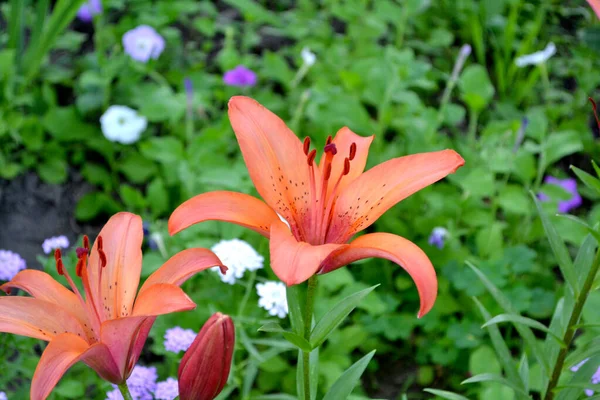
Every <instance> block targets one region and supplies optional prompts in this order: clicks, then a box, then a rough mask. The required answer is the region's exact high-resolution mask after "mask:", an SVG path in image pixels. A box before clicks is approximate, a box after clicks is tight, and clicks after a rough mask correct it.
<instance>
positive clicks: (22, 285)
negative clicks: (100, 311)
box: [0, 269, 91, 326]
mask: <svg viewBox="0 0 600 400" xmlns="http://www.w3.org/2000/svg"><path fill="white" fill-rule="evenodd" d="M11 289H21V290H24V291H25V292H27V293H29V294H30V295H31V296H33V297H35V298H36V299H39V300H44V301H47V302H49V303H54V304H56V305H58V306H60V307H62V308H64V309H65V310H67V311H69V312H70V313H71V314H73V315H74V316H75V317H77V318H79V320H80V321H82V322H84V323H85V324H87V325H88V326H91V325H90V324H89V323H88V318H87V314H86V313H85V311H84V309H83V307H82V305H81V302H80V301H79V299H78V298H77V296H76V295H75V293H73V292H71V291H70V290H69V289H67V288H66V287H64V286H63V285H61V284H60V283H58V282H57V281H56V280H55V279H54V278H53V277H52V276H51V275H49V274H47V273H45V272H42V271H38V270H35V269H25V270H23V271H21V272H19V273H18V274H17V275H15V276H14V278H13V279H12V280H11V281H10V282H6V283H5V284H4V285H2V286H0V290H3V291H4V292H6V293H9V292H10V290H11Z"/></svg>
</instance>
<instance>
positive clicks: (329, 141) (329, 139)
mask: <svg viewBox="0 0 600 400" xmlns="http://www.w3.org/2000/svg"><path fill="white" fill-rule="evenodd" d="M332 140H333V138H332V137H331V135H329V136H327V141H326V142H325V146H327V145H329V144H331V141H332Z"/></svg>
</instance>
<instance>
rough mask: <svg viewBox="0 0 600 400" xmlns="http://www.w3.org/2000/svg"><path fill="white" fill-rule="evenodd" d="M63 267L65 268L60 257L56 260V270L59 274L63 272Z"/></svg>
mask: <svg viewBox="0 0 600 400" xmlns="http://www.w3.org/2000/svg"><path fill="white" fill-rule="evenodd" d="M64 268H65V266H64V264H63V261H62V260H61V259H60V258H59V259H58V260H56V272H58V274H59V275H64V274H65V270H64Z"/></svg>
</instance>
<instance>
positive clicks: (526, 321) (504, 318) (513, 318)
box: [482, 314, 566, 347]
mask: <svg viewBox="0 0 600 400" xmlns="http://www.w3.org/2000/svg"><path fill="white" fill-rule="evenodd" d="M502 322H512V323H513V324H521V325H526V326H528V327H530V328H533V329H538V330H540V331H543V332H546V333H547V334H549V335H550V336H552V337H553V338H554V339H555V340H556V341H557V342H558V344H559V345H560V346H561V347H566V345H565V342H563V340H562V339H561V338H560V337H558V336H556V335H555V334H554V333H552V332H551V331H550V329H548V327H547V326H546V325H544V324H542V323H541V322H538V321H536V320H535V319H531V318H527V317H523V316H521V315H514V314H500V315H496V316H495V317H494V318H492V319H490V320H489V321H488V322H486V323H485V324H483V326H482V328H485V327H488V326H490V325H494V324H499V323H502Z"/></svg>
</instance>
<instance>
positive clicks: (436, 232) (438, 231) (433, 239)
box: [429, 226, 448, 250]
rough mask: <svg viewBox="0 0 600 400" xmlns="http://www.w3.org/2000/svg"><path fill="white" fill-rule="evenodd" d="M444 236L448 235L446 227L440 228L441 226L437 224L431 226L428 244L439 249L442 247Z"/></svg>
mask: <svg viewBox="0 0 600 400" xmlns="http://www.w3.org/2000/svg"><path fill="white" fill-rule="evenodd" d="M446 236H448V230H447V229H446V228H442V227H441V226H437V227H435V228H433V231H431V235H429V244H430V245H431V246H435V247H437V248H438V249H440V250H441V249H443V248H444V241H445V240H446Z"/></svg>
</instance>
